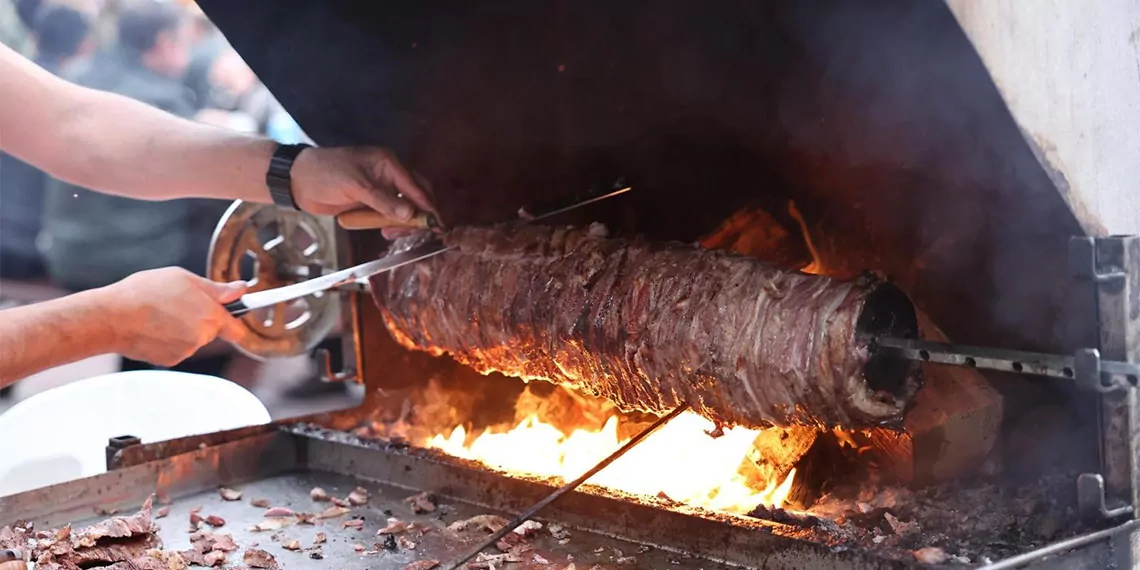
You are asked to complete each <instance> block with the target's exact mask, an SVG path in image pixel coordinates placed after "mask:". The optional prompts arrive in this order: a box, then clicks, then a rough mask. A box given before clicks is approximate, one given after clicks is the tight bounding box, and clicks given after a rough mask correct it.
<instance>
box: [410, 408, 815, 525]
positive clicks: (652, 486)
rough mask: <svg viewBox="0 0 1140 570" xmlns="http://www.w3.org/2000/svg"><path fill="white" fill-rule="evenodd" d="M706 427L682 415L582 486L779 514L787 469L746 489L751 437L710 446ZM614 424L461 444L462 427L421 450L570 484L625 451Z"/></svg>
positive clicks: (737, 433)
mask: <svg viewBox="0 0 1140 570" xmlns="http://www.w3.org/2000/svg"><path fill="white" fill-rule="evenodd" d="M714 427H715V426H714V425H713V423H712V422H710V421H709V420H707V419H705V418H703V417H701V416H699V415H697V414H695V413H692V412H685V413H683V414H681V415H680V416H678V417H677V418H675V419H674V420H673V421H671V422H669V423H667V424H666V425H664V426H663V427H661V428H660V429H658V430H657V431H656V432H655V433H654V434H652V435H650V436H649V437H648V438H646V439H645V440H643V441H642V442H641V443H640V444H639V445H637V446H636V447H634V448H633V449H631V450H630V451H629V452H628V453H626V454H625V455H624V456H622V457H621V458H620V459H618V460H617V461H615V462H614V463H613V464H611V465H610V466H608V467H606V468H605V469H603V470H602V471H601V472H600V473H598V474H597V475H595V476H594V477H593V478H591V479H590V481H589V483H590V484H594V485H599V486H603V487H608V488H611V489H615V490H618V491H624V492H627V493H632V494H637V495H645V496H664V497H667V498H669V499H672V500H674V501H678V502H681V503H685V504H688V505H692V506H697V507H704V508H708V509H713V510H718V511H725V512H735V513H747V512H749V511H751V510H753V509H755V508H756V507H757V506H760V505H764V506H766V507H770V508H781V507H783V506H784V504H785V502H786V501H787V499H788V495H789V494H790V493H791V491H792V484H793V479H794V477H795V469H792V470H791V471H790V472H789V473H788V474H787V476H786V477H784V478H783V480H780V481H777V480H768V481H763V482H759V483H757V482H755V481H749V480H748V479H747V478H746V477H745V476H744V475H742V474H741V473H740V468H741V464H742V463H743V462H744V461H746V459H747V457H748V454H749V453H750V452H751V451H752V450H753V448H754V444H755V441H756V437H757V434H758V433H759V432H758V431H756V430H749V429H744V428H739V427H738V428H732V429H725V430H724V435H722V436H720V437H717V438H712V437H710V436H709V435H708V433H709V432H711V431H712V430H713V429H714ZM625 441H627V440H626V439H619V437H618V417H617V416H616V415H611V416H610V417H609V419H608V420H606V422H605V424H604V425H603V426H602V428H601V429H597V430H587V429H575V430H573V431H571V432H570V433H569V434H568V435H567V434H565V433H563V432H562V431H561V430H559V429H558V428H556V427H555V426H553V425H551V424H548V423H545V422H543V421H542V420H540V419H539V417H538V416H537V415H535V414H531V415H529V416H527V417H525V418H524V419H523V420H522V421H520V422H519V423H518V425H516V426H515V427H514V428H512V429H510V430H507V431H500V432H494V431H493V430H487V431H484V432H482V433H480V434H479V435H478V436H477V437H475V438H473V439H472V438H469V437H468V434H467V431H466V430H465V429H464V427H463V426H459V427H456V428H454V429H453V430H451V432H450V434H449V435H447V436H446V437H445V436H444V435H436V436H433V437H431V438H430V439H429V440H428V441H427V443H426V445H427V446H428V447H432V448H435V449H439V450H441V451H443V452H445V453H448V454H450V455H454V456H456V457H461V458H465V459H470V460H475V461H479V462H481V463H483V464H484V465H487V466H488V467H491V468H494V469H499V470H502V471H506V472H510V473H519V474H526V475H536V476H547V477H560V478H562V479H563V480H570V479H573V478H575V477H577V476H578V475H581V474H582V473H583V472H585V471H586V470H588V469H589V468H590V467H592V466H593V465H594V464H596V463H597V462H598V461H600V460H601V459H602V458H604V457H605V456H607V455H609V454H610V453H612V452H613V451H614V450H615V449H617V448H618V447H619V446H621V445H622V444H624V443H625Z"/></svg>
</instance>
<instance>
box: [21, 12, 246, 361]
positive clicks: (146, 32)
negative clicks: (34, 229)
mask: <svg viewBox="0 0 1140 570" xmlns="http://www.w3.org/2000/svg"><path fill="white" fill-rule="evenodd" d="M190 33H191V27H190V22H189V20H188V19H187V18H186V15H185V12H184V11H183V9H182V8H180V7H179V6H177V5H175V4H172V3H166V2H156V1H152V0H137V1H133V2H130V3H124V4H122V5H121V6H120V7H119V12H118V34H117V35H118V42H117V44H116V45H114V46H112V47H111V48H110V49H109V50H107V52H106V53H103V54H100V56H99V57H96V58H94V59H93V60H92V62H91V64H90V65H89V67H88V68H87V69H86V70H84V71H83V72H82V73H81V74H80V75H78V76H77V77H75V82H76V83H78V84H80V85H83V86H85V87H91V88H94V89H98V90H101V91H108V92H112V93H117V94H119V95H125V96H127V97H130V98H132V99H135V100H137V101H141V102H143V103H146V104H148V105H150V106H153V107H157V108H159V109H162V110H164V111H167V112H169V113H171V114H173V115H177V116H180V117H184V118H193V117H194V116H195V115H196V114H197V112H198V109H197V108H196V106H195V105H194V103H193V98H192V95H191V92H190V90H189V89H188V88H187V87H186V86H185V84H184V82H183V77H184V74H185V71H186V69H187V67H188V65H189V63H190V57H191V54H190V39H191V36H190ZM48 187H49V188H48V190H49V191H48V193H47V202H46V205H45V208H44V228H43V234H44V239H43V243H44V255H45V258H46V262H47V263H46V265H47V269H48V273H49V275H50V276H51V278H52V280H53V281H54V282H55V283H56V284H58V285H60V286H61V287H63V288H65V289H67V290H70V291H86V290H90V289H97V288H100V287H105V286H107V285H110V284H111V283H115V282H117V281H120V280H122V279H124V278H126V277H128V276H130V275H132V274H134V273H137V272H140V271H144V270H148V269H155V268H159V267H168V266H177V267H182V268H184V269H187V270H189V271H190V272H192V273H195V274H198V275H202V274H204V272H205V269H206V257H207V255H208V248H209V239H210V233H211V232H212V229H213V223H216V221H217V216H219V215H220V213H221V209H220V208H223V207H224V205H225V202H222V201H203V200H190V199H181V200H171V201H166V202H151V201H143V200H134V199H130V198H125V197H121V196H110V195H106V194H100V193H97V192H93V191H90V190H88V189H85V188H81V187H78V186H75V185H72V184H68V183H65V182H61V181H58V180H51V181H50V182H49V183H48ZM200 210H207V213H206V215H205V217H206V218H209V217H211V216H212V217H213V219H212V220H208V219H207V220H205V221H203V220H202V218H203V216H202V215H201V214H200V213H199V212H200ZM230 357H231V355H230V354H221V355H216V356H209V357H199V358H191V359H189V360H187V361H186V362H183V363H181V364H180V365H179V366H177V367H175V369H176V370H181V371H186V372H194V373H199V374H210V375H214V376H222V375H223V373H224V369H225V367H226V366H227V364H228V362H229V359H230ZM147 368H152V366H151V365H149V364H146V363H143V362H139V361H134V360H131V359H126V358H124V359H123V364H122V369H123V370H137V369H147Z"/></svg>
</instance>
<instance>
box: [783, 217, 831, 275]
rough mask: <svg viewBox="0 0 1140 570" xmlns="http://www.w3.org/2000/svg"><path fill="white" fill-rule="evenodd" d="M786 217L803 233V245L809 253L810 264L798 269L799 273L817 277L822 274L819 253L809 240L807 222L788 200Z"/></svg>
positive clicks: (809, 233) (809, 234)
mask: <svg viewBox="0 0 1140 570" xmlns="http://www.w3.org/2000/svg"><path fill="white" fill-rule="evenodd" d="M788 215H790V216H791V217H792V218H793V219H795V220H796V223H798V224H799V225H800V232H802V233H803V236H804V243H805V244H806V245H807V248H808V252H810V253H811V263H809V264H808V265H807V266H806V267H804V268H803V269H800V271H801V272H803V273H808V274H811V275H819V274H820V273H822V272H823V264H822V263H820V262H819V251H817V250H816V249H815V243H814V242H812V240H811V232H809V231H808V227H807V222H805V221H804V217H803V215H802V214H800V210H799V208H796V203H795V202H792V201H790V200H789V201H788Z"/></svg>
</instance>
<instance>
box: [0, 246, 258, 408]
mask: <svg viewBox="0 0 1140 570" xmlns="http://www.w3.org/2000/svg"><path fill="white" fill-rule="evenodd" d="M245 290H246V284H245V283H242V282H236V283H214V282H213V281H210V280H208V279H204V278H202V277H198V276H196V275H193V274H191V273H190V272H188V271H185V270H183V269H177V268H165V269H153V270H150V271H143V272H140V273H136V274H134V275H131V276H130V277H127V278H126V279H124V280H122V281H119V282H118V283H115V284H112V285H108V286H106V287H102V288H99V289H91V290H89V291H83V292H81V293H76V294H74V295H68V296H66V297H61V298H59V299H53V300H51V301H45V302H43V303H35V304H32V305H26V306H23V307H15V308H11V309H4V311H3V312H0V387H4V386H8V385H10V384H12V383H14V382H16V381H18V380H20V379H22V378H24V377H27V376H29V375H31V374H34V373H36V372H39V371H41V370H46V369H48V368H52V367H55V366H61V365H64V364H68V363H71V362H75V361H77V360H82V359H84V358H89V357H92V356H96V355H100V354H111V353H114V354H121V355H123V356H126V357H128V358H133V359H136V360H145V361H147V362H151V363H154V364H158V365H161V366H173V365H174V364H177V363H178V362H181V361H182V360H184V359H185V358H186V357H188V356H190V355H191V354H193V353H194V351H196V350H198V348H200V347H201V346H203V345H205V344H206V343H208V342H210V341H211V340H213V339H214V338H215V337H219V336H220V337H221V338H223V339H225V340H228V341H231V342H236V341H238V340H239V339H240V337H241V335H242V334H244V329H243V328H242V327H241V325H240V324H239V323H238V322H237V320H236V319H234V317H232V316H230V315H229V313H227V312H226V310H225V309H224V308H223V305H224V304H225V303H229V302H231V301H234V300H236V299H238V298H239V297H241V295H242V293H244V292H245Z"/></svg>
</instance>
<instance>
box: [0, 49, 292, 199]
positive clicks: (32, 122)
mask: <svg viewBox="0 0 1140 570" xmlns="http://www.w3.org/2000/svg"><path fill="white" fill-rule="evenodd" d="M0 77H3V78H4V85H3V87H2V88H0V147H2V148H3V149H4V151H5V152H7V153H9V154H12V155H14V156H16V157H18V158H20V159H21V160H24V161H25V162H29V163H31V164H35V165H36V166H39V167H41V168H43V170H45V171H47V172H49V173H50V174H52V175H53V176H55V177H57V178H59V179H61V180H64V181H67V182H71V183H73V184H76V185H78V186H83V187H86V188H90V189H92V190H97V191H99V192H106V193H109V194H118V195H121V196H129V197H132V198H141V199H147V200H166V199H171V198H187V197H202V198H231V199H240V200H247V201H251V202H263V203H267V202H269V201H270V200H269V192H268V190H267V189H266V186H265V168H266V166H267V165H268V164H269V157H270V156H271V155H272V153H273V150H274V148H275V145H274V143H273V141H270V140H268V139H263V138H258V137H252V136H247V135H242V134H238V133H234V132H230V131H226V130H224V129H219V128H216V127H211V126H208V125H203V124H198V123H194V122H192V121H188V120H185V119H181V118H178V117H175V116H174V115H171V114H169V113H165V112H163V111H160V110H158V109H155V108H153V107H150V106H148V105H145V104H143V103H140V102H138V101H135V100H133V99H129V98H126V97H122V96H119V95H114V94H111V93H105V92H101V91H96V90H93V89H86V88H84V87H80V86H78V85H75V84H73V83H70V82H67V81H64V80H62V79H60V78H58V77H56V76H54V75H52V74H51V73H49V72H47V71H45V70H44V69H42V68H40V67H39V66H37V65H36V64H34V63H32V62H31V61H29V60H27V59H25V58H23V57H22V56H20V55H18V54H16V53H15V52H13V51H11V50H10V49H9V48H7V47H2V46H0ZM302 154H303V153H302Z"/></svg>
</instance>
